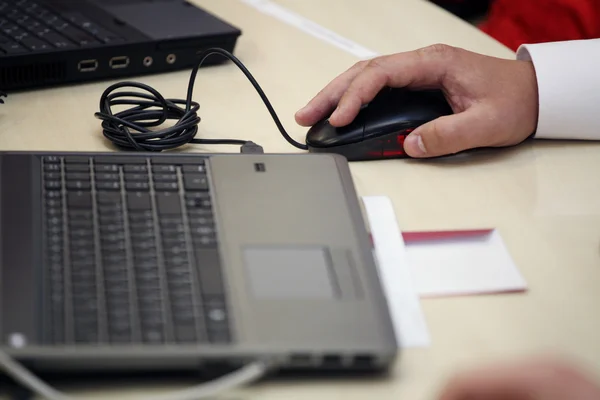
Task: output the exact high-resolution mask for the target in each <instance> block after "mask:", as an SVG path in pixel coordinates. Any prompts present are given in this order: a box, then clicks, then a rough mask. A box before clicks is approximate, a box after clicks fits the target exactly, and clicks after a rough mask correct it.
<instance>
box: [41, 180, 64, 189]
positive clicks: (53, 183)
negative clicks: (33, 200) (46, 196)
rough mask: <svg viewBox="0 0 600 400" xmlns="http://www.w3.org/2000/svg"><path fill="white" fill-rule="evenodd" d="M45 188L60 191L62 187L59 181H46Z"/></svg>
mask: <svg viewBox="0 0 600 400" xmlns="http://www.w3.org/2000/svg"><path fill="white" fill-rule="evenodd" d="M45 187H46V189H48V190H53V189H60V188H61V187H62V182H61V181H46V183H45Z"/></svg>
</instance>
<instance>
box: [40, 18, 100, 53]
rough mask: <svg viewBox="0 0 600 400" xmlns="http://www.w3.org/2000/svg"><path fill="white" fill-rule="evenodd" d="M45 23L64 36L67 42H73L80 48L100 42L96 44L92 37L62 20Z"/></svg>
mask: <svg viewBox="0 0 600 400" xmlns="http://www.w3.org/2000/svg"><path fill="white" fill-rule="evenodd" d="M46 22H47V23H49V24H50V25H51V26H52V27H53V28H54V29H56V30H57V31H58V32H59V33H60V34H62V35H64V36H65V37H67V38H68V39H69V40H71V41H73V42H75V43H76V44H78V45H79V46H81V47H88V46H94V45H99V44H100V42H98V41H97V40H96V39H94V38H93V37H92V36H90V35H88V34H87V33H85V32H84V31H82V30H80V29H79V28H76V27H74V26H73V25H70V24H68V23H66V22H63V21H62V20H58V19H57V20H52V21H51V22H48V21H46Z"/></svg>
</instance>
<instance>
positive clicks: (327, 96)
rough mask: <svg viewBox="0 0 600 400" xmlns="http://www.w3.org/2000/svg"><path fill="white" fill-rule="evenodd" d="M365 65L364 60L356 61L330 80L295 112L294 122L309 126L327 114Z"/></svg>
mask: <svg viewBox="0 0 600 400" xmlns="http://www.w3.org/2000/svg"><path fill="white" fill-rule="evenodd" d="M365 66H366V62H359V63H356V64H354V65H353V66H352V67H351V68H349V69H348V70H347V71H346V72H344V73H343V74H341V75H339V76H338V77H337V78H335V79H334V80H333V81H331V82H330V83H329V84H328V85H327V86H325V88H323V89H322V90H321V91H320V92H319V93H317V95H316V96H315V97H314V98H313V99H312V100H311V101H309V102H308V104H307V105H306V106H304V107H303V108H302V109H300V110H299V111H298V112H297V113H296V115H295V117H296V122H297V123H298V124H299V125H301V126H311V125H314V124H315V123H316V122H317V121H319V120H321V119H323V118H325V117H327V116H329V114H330V113H331V112H332V111H333V110H334V109H335V107H336V106H337V104H338V102H339V101H340V98H341V97H342V95H343V94H344V92H345V91H346V89H347V88H348V86H349V85H350V83H351V82H352V81H353V80H354V78H355V77H356V76H357V75H358V74H359V73H360V72H361V71H362V70H363V68H364V67H365Z"/></svg>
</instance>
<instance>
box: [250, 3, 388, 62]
mask: <svg viewBox="0 0 600 400" xmlns="http://www.w3.org/2000/svg"><path fill="white" fill-rule="evenodd" d="M241 1H243V2H244V3H246V4H248V5H249V6H252V7H254V8H255V9H257V10H258V11H260V12H262V13H263V14H266V15H270V16H271V17H274V18H277V19H278V20H280V21H282V22H284V23H286V24H288V25H290V26H293V27H295V28H297V29H300V30H301V31H303V32H304V33H307V34H309V35H311V36H313V37H315V38H317V39H320V40H322V41H324V42H327V43H329V44H331V45H333V46H335V47H337V48H339V49H342V50H344V51H346V52H348V53H350V54H352V55H354V56H356V57H358V58H360V59H370V58H373V57H376V56H378V55H379V54H378V53H377V52H375V51H373V50H371V49H367V48H366V47H364V46H361V45H360V44H358V43H355V42H353V41H351V40H349V39H347V38H345V37H343V36H340V35H339V34H337V33H335V32H333V31H331V30H329V29H327V28H325V27H323V26H321V25H319V24H317V23H316V22H314V21H311V20H310V19H308V18H305V17H303V16H301V15H299V14H297V13H295V12H293V11H291V10H289V9H287V8H285V7H283V6H281V5H279V4H277V3H274V2H272V1H270V0H241Z"/></svg>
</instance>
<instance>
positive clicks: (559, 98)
mask: <svg viewBox="0 0 600 400" xmlns="http://www.w3.org/2000/svg"><path fill="white" fill-rule="evenodd" d="M517 59H519V60H528V61H532V62H533V65H534V68H535V73H536V79H537V84H538V93H539V115H538V126H537V130H536V133H535V137H536V138H542V139H580V140H600V39H588V40H573V41H564V42H552V43H540V44H525V45H522V46H521V47H519V49H518V50H517Z"/></svg>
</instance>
